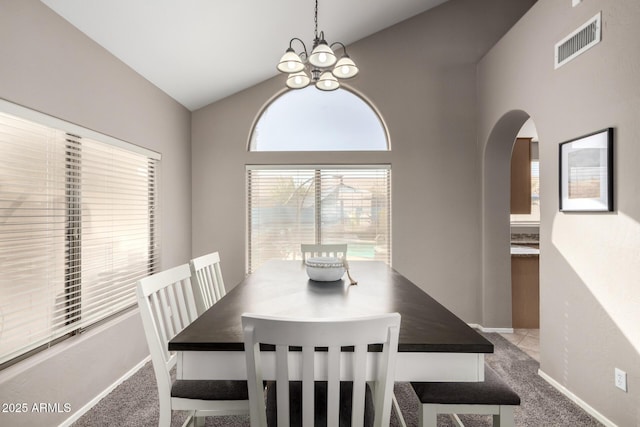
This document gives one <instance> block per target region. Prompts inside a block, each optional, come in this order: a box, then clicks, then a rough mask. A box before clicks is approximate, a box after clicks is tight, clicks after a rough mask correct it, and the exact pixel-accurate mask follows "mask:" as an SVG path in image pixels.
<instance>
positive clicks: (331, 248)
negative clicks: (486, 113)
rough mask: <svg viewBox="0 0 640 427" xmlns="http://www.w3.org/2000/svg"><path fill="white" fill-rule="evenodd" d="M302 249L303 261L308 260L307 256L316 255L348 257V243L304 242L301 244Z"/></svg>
mask: <svg viewBox="0 0 640 427" xmlns="http://www.w3.org/2000/svg"><path fill="white" fill-rule="evenodd" d="M300 251H301V252H302V261H303V262H304V261H306V259H307V258H311V257H316V256H327V257H335V258H346V257H347V244H346V243H333V244H321V245H315V244H307V243H302V244H301V245H300Z"/></svg>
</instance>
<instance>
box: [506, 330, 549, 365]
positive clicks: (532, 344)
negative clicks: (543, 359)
mask: <svg viewBox="0 0 640 427" xmlns="http://www.w3.org/2000/svg"><path fill="white" fill-rule="evenodd" d="M500 335H502V336H503V337H504V338H506V339H507V340H509V341H510V342H511V343H513V344H515V345H517V346H518V347H519V348H520V349H521V350H522V351H524V352H525V353H527V354H528V355H529V356H531V357H532V358H533V359H535V360H537V361H538V362H540V329H514V330H513V333H512V334H500Z"/></svg>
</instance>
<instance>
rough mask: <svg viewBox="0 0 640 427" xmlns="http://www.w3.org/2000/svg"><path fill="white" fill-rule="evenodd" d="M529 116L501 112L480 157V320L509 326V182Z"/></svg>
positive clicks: (503, 326) (486, 325)
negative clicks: (516, 148) (516, 147)
mask: <svg viewBox="0 0 640 427" xmlns="http://www.w3.org/2000/svg"><path fill="white" fill-rule="evenodd" d="M528 119H529V114H527V113H526V112H525V111H522V110H512V111H509V112H508V113H506V114H504V115H503V116H502V117H501V118H500V119H499V120H498V122H497V123H496V124H495V126H494V127H493V129H492V131H491V133H490V134H489V138H488V140H487V143H486V145H485V147H484V153H483V157H482V166H481V168H482V255H483V256H482V322H483V326H484V327H485V328H496V329H501V328H510V327H511V324H512V307H511V251H510V247H511V227H510V203H509V202H510V182H511V151H512V148H513V143H514V141H515V139H516V137H517V135H518V132H519V131H520V129H521V128H522V125H523V124H524V123H525V122H526V121H527V120H528Z"/></svg>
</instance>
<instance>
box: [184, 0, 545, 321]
mask: <svg viewBox="0 0 640 427" xmlns="http://www.w3.org/2000/svg"><path fill="white" fill-rule="evenodd" d="M532 3H533V0H519V1H513V0H486V1H482V2H478V1H475V0H451V1H449V2H447V3H445V4H443V5H441V6H439V7H437V8H435V9H433V10H431V11H429V12H427V13H424V14H422V15H419V16H417V17H415V18H412V19H410V20H407V21H405V22H403V23H400V24H398V25H395V26H393V27H390V28H388V29H386V30H384V31H382V32H380V33H377V34H375V35H373V36H371V37H368V38H366V39H364V40H361V41H359V42H357V43H354V44H353V45H351V46H349V54H350V55H351V57H352V58H354V60H355V61H356V62H357V63H358V65H359V67H360V68H361V72H360V75H359V76H358V77H357V78H356V79H355V80H354V81H353V83H352V84H351V87H353V88H354V89H355V90H357V91H359V92H360V93H361V94H363V95H365V96H366V97H367V98H368V99H369V100H370V101H371V102H372V103H373V104H374V105H375V106H376V107H377V108H378V109H379V111H380V113H381V114H382V116H383V118H384V120H385V122H386V124H387V126H388V129H389V133H390V136H391V146H392V151H391V152H383V153H379V152H378V153H375V152H364V153H363V152H360V153H353V152H346V153H340V154H335V153H309V152H306V153H249V152H247V139H248V136H249V130H250V128H251V125H252V122H253V120H254V119H255V117H256V116H257V115H258V113H259V112H260V111H261V108H262V107H263V106H264V105H265V104H266V103H267V102H268V101H269V100H270V99H271V97H272V96H274V94H275V93H277V92H278V91H280V90H281V89H282V88H283V87H284V78H283V77H282V76H279V77H276V78H274V79H271V80H268V81H266V82H264V83H262V84H259V85H257V86H255V87H252V88H250V89H248V90H245V91H243V92H241V93H239V94H236V95H234V96H231V97H229V98H226V99H224V100H222V101H219V102H216V103H214V104H212V105H209V106H207V107H205V108H202V109H200V110H198V111H196V112H194V113H193V120H192V167H193V181H192V182H193V254H194V256H195V255H200V254H203V253H206V252H208V251H211V250H219V251H220V252H221V257H222V261H223V263H224V273H225V283H226V284H227V285H228V286H232V285H233V284H235V283H237V282H238V281H239V280H240V279H241V278H242V277H243V276H244V273H245V238H246V218H245V214H244V212H245V211H246V203H245V197H246V191H245V178H244V174H245V165H246V164H262V163H275V164H340V163H347V164H348V163H390V164H391V165H392V174H393V175H392V176H393V178H392V185H393V189H392V191H393V213H392V215H393V266H394V267H395V268H396V269H397V270H399V271H400V272H402V273H403V274H405V275H406V276H407V277H409V278H410V279H412V280H413V281H414V282H415V283H416V284H418V285H419V286H421V287H422V288H424V289H425V290H427V291H429V293H430V294H431V295H433V296H434V297H435V298H437V299H438V300H440V301H441V302H442V303H444V304H445V305H446V306H447V307H449V308H450V309H451V310H452V311H454V312H455V313H457V314H458V315H460V316H462V317H463V318H464V319H465V320H467V321H469V322H477V323H480V321H481V320H482V318H481V305H480V302H479V301H480V290H481V287H480V279H479V277H480V261H479V260H480V256H479V251H480V217H479V215H478V206H479V203H480V199H479V191H480V186H479V182H478V179H477V178H476V177H477V174H478V170H477V164H476V155H477V152H476V151H477V148H476V133H477V132H476V122H477V116H476V64H477V62H478V61H479V60H480V58H481V57H482V55H484V54H485V53H486V52H487V51H488V49H489V48H490V47H491V46H493V44H494V43H495V42H496V41H497V40H498V39H499V38H500V37H501V36H502V35H503V34H504V33H505V32H506V31H507V30H508V29H509V28H510V27H511V26H512V25H513V24H514V23H515V22H516V20H517V19H518V18H520V16H522V15H523V14H524V13H525V11H526V10H527V9H528V8H529V7H530V6H531V4H532ZM274 61H276V59H274ZM309 131H310V132H312V131H313V130H312V129H310V130H309Z"/></svg>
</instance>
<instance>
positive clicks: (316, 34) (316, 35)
mask: <svg viewBox="0 0 640 427" xmlns="http://www.w3.org/2000/svg"><path fill="white" fill-rule="evenodd" d="M313 22H314V23H315V25H316V29H315V33H314V36H315V39H314V40H319V39H318V0H316V9H315V14H314V18H313Z"/></svg>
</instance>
